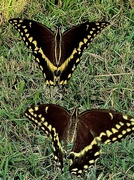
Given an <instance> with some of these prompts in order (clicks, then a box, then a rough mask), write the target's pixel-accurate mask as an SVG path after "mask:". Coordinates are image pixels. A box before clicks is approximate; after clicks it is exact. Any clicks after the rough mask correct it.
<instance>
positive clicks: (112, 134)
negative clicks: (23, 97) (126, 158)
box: [25, 104, 134, 175]
mask: <svg viewBox="0 0 134 180" xmlns="http://www.w3.org/2000/svg"><path fill="white" fill-rule="evenodd" d="M25 115H26V117H28V118H29V119H30V120H31V121H33V122H34V123H36V125H37V126H39V127H40V128H41V129H42V130H43V131H44V132H45V133H47V134H50V135H51V139H52V142H53V146H54V155H55V159H56V161H58V164H60V167H61V169H62V167H63V149H62V147H61V141H63V142H64V143H65V144H66V143H67V142H70V143H72V144H73V147H72V150H71V152H70V154H69V156H68V158H69V159H70V160H71V164H70V168H69V171H70V172H71V173H74V174H77V175H80V174H81V173H82V172H83V171H85V170H87V169H88V168H89V167H90V166H92V165H94V163H95V161H96V159H97V158H98V157H99V155H100V146H99V144H100V143H104V144H109V143H113V142H115V141H120V140H121V139H122V138H125V137H126V136H127V135H129V134H131V133H132V132H134V118H132V117H129V116H125V115H123V114H122V113H119V112H116V111H113V110H104V109H92V110H88V111H85V112H83V113H81V114H78V110H77V109H75V110H74V112H73V114H70V113H69V112H68V111H66V110H65V109H64V108H62V107H60V106H58V105H53V104H42V105H38V106H32V107H31V108H28V109H27V110H26V112H25Z"/></svg>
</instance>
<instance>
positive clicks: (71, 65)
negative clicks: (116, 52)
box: [58, 22, 110, 84]
mask: <svg viewBox="0 0 134 180" xmlns="http://www.w3.org/2000/svg"><path fill="white" fill-rule="evenodd" d="M109 24H110V23H109V22H86V23H83V24H80V25H77V26H75V27H73V28H71V29H69V30H67V31H66V32H64V34H63V36H62V41H61V61H60V64H61V66H60V67H59V68H58V70H59V71H60V72H61V75H60V84H66V83H67V80H68V79H69V78H70V77H71V75H72V73H73V71H74V70H75V68H76V66H77V65H78V63H79V61H80V57H81V55H82V52H83V50H84V49H86V48H87V47H88V45H89V43H90V42H91V41H92V40H93V38H94V37H95V36H96V35H97V34H99V33H100V32H101V31H102V30H103V29H104V28H105V27H106V26H108V25H109Z"/></svg>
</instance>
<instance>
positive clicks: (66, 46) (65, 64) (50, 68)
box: [9, 18, 110, 85]
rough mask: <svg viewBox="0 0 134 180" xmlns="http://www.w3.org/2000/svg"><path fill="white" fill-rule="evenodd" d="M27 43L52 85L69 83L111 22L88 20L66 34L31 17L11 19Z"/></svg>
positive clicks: (48, 82)
mask: <svg viewBox="0 0 134 180" xmlns="http://www.w3.org/2000/svg"><path fill="white" fill-rule="evenodd" d="M9 23H11V24H12V25H13V26H14V27H15V28H16V30H17V31H18V32H19V33H20V35H21V37H22V40H23V41H24V43H25V45H26V46H27V47H28V48H29V49H31V50H32V51H33V55H34V56H35V60H36V61H37V62H38V64H39V67H40V69H41V70H42V72H43V75H44V77H45V82H46V84H48V85H55V84H61V85H64V84H67V81H68V80H69V79H70V77H71V75H72V73H73V71H74V70H75V68H76V66H77V65H78V64H79V62H80V57H81V55H82V52H83V50H84V49H86V48H87V47H88V44H89V43H90V42H91V41H92V40H93V39H94V37H95V36H96V35H97V34H99V33H100V32H101V31H102V30H103V29H104V28H105V27H106V26H108V25H109V24H110V23H109V22H106V21H104V22H89V21H87V22H85V23H82V24H79V25H77V26H74V27H72V28H70V29H68V30H67V31H65V32H64V33H63V34H62V33H61V31H60V28H59V27H58V28H57V31H56V33H54V32H53V31H52V30H51V29H49V28H48V27H47V26H45V25H43V24H41V23H39V22H36V21H33V20H29V19H18V18H14V19H10V20H9Z"/></svg>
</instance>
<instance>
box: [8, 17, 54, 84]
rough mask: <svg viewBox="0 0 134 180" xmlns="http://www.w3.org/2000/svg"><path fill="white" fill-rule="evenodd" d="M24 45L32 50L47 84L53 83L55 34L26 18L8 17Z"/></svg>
mask: <svg viewBox="0 0 134 180" xmlns="http://www.w3.org/2000/svg"><path fill="white" fill-rule="evenodd" d="M9 23H11V24H12V25H13V26H14V27H15V28H16V30H17V31H18V32H19V33H20V35H21V37H22V40H23V41H24V43H25V45H26V46H27V47H28V48H29V49H31V50H32V51H33V55H34V56H35V59H36V61H37V62H38V64H39V67H40V69H41V70H42V72H43V75H44V77H45V80H46V83H47V84H53V82H54V75H53V74H54V71H55V70H56V69H57V68H56V61H55V54H54V53H55V51H54V49H55V41H54V40H55V35H54V33H53V32H52V31H51V30H50V29H48V27H46V26H44V25H42V24H41V23H38V22H36V21H32V20H28V19H24V20H22V19H10V20H9Z"/></svg>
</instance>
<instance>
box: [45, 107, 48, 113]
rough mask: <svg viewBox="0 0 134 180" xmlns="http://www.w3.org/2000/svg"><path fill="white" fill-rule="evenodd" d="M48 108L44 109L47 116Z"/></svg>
mask: <svg viewBox="0 0 134 180" xmlns="http://www.w3.org/2000/svg"><path fill="white" fill-rule="evenodd" d="M48 108H49V107H48V106H46V107H45V113H46V114H47V113H48Z"/></svg>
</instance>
